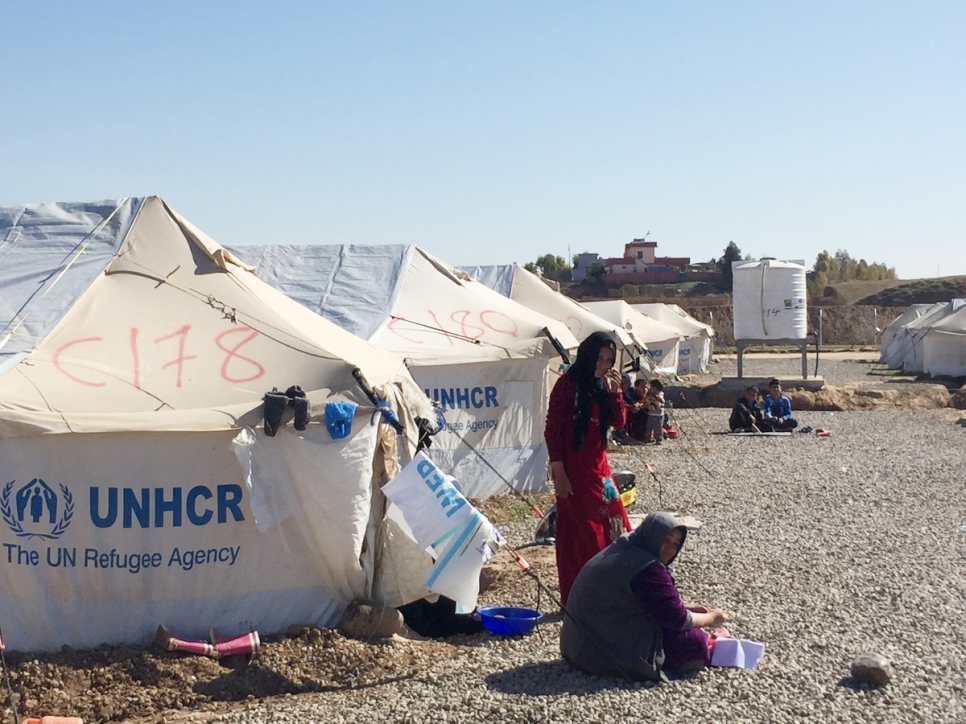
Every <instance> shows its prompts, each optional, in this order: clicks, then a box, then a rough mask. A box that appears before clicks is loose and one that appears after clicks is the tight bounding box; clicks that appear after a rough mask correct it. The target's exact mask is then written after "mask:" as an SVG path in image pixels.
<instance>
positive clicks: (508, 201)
mask: <svg viewBox="0 0 966 724" xmlns="http://www.w3.org/2000/svg"><path fill="white" fill-rule="evenodd" d="M0 25H2V26H3V27H4V29H5V31H6V32H4V40H3V42H2V43H0V79H2V87H3V99H4V102H3V110H2V113H0V137H2V138H3V139H4V143H3V152H2V154H0V203H3V204H9V203H20V202H36V201H51V200H84V199H100V198H113V197H120V196H137V195H146V194H157V195H160V196H162V197H163V198H164V199H165V200H166V201H167V202H168V203H169V204H170V205H171V206H172V207H173V208H174V209H176V210H178V211H179V212H180V213H182V214H183V215H184V216H186V217H187V218H189V219H190V220H191V221H192V222H194V223H195V224H196V225H198V226H199V227H200V228H202V229H204V230H205V231H206V232H207V233H208V234H210V235H211V236H212V237H213V238H215V239H216V240H217V241H220V242H221V243H225V244H242V243H301V244H305V243H360V244H378V243H414V244H418V245H420V246H422V247H424V248H426V249H427V250H429V251H430V252H432V253H434V254H437V255H438V256H440V257H441V258H443V259H444V260H446V261H449V262H450V263H452V264H495V263H508V262H512V261H516V262H519V263H524V262H527V261H532V260H533V259H535V258H536V257H537V256H539V255H541V254H544V253H548V252H550V253H554V254H559V255H562V256H566V255H567V253H568V250H569V252H570V253H574V254H575V253H577V252H582V251H597V252H599V253H601V254H602V255H604V256H612V255H613V256H616V255H618V254H619V253H620V251H621V250H622V248H623V244H624V243H625V242H627V241H630V240H631V239H633V238H635V237H641V236H643V235H644V234H645V233H646V232H648V231H650V232H651V235H650V237H648V238H649V239H650V240H653V241H657V242H658V244H659V248H658V251H659V253H663V254H667V255H671V256H690V257H692V259H694V260H696V261H703V260H707V259H709V258H711V257H712V256H719V255H720V254H721V252H722V250H723V249H724V247H725V246H726V245H727V243H728V242H729V241H730V240H734V241H735V242H736V243H737V244H738V246H739V247H740V248H741V249H742V251H743V252H745V253H748V254H751V255H753V256H756V257H757V256H764V255H768V256H776V257H779V258H804V259H806V260H808V263H809V264H811V262H812V261H814V259H815V255H816V254H817V253H818V252H820V251H821V250H823V249H827V250H829V251H830V252H834V251H835V250H836V249H840V248H842V249H846V250H848V251H849V252H850V253H851V254H852V255H853V256H854V257H856V258H865V259H866V260H867V261H869V262H872V261H878V262H884V263H886V264H888V265H890V266H894V267H896V269H897V271H898V273H899V275H900V276H901V277H903V278H914V277H932V276H936V275H937V273H938V274H941V275H948V274H966V198H964V197H966V194H964V191H966V183H964V181H966V52H964V49H963V48H964V46H963V38H964V37H966V3H963V2H945V3H937V2H917V3H909V2H888V1H883V2H871V1H869V2H847V1H838V2H765V1H764V0H763V1H761V2H724V1H721V2H688V3H673V2H643V1H642V2H626V3H625V2H593V3H564V2H554V3H550V2H536V1H534V2H520V1H519V0H518V1H516V2H487V3H475V4H471V3H452V2H434V3H427V2H385V3H376V2H351V3H350V2H344V3H325V2H273V3H254V2H241V1H235V2H175V1H171V0H166V1H165V2H158V3H140V2H99V1H97V0H86V1H85V2H45V1H44V0H33V1H32V2H20V3H14V2H6V3H3V4H2V5H0Z"/></svg>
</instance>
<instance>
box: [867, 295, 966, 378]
mask: <svg viewBox="0 0 966 724" xmlns="http://www.w3.org/2000/svg"><path fill="white" fill-rule="evenodd" d="M964 303H966V300H963V299H953V300H952V301H949V302H941V303H938V304H935V305H933V306H932V308H930V309H927V310H924V313H923V314H922V315H921V316H919V317H918V318H916V319H913V320H912V321H910V322H907V323H906V324H904V325H903V326H901V327H899V329H898V330H897V331H896V333H895V337H893V339H892V342H891V343H890V344H889V346H888V348H887V349H886V351H885V354H884V355H883V356H882V360H883V362H884V363H885V364H886V365H888V366H889V367H890V368H891V369H902V370H903V371H904V372H924V371H925V360H924V357H923V340H924V339H925V337H926V335H927V333H928V332H929V330H930V329H931V328H932V327H933V326H935V325H936V324H937V323H938V322H940V321H941V320H943V319H945V318H946V317H948V316H949V315H950V314H952V313H953V312H955V311H957V310H958V309H959V308H960V307H962V306H963V304H964Z"/></svg>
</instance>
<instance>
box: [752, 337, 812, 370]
mask: <svg viewBox="0 0 966 724" xmlns="http://www.w3.org/2000/svg"><path fill="white" fill-rule="evenodd" d="M778 344H788V345H794V346H795V347H798V348H799V349H800V350H801V351H802V379H803V380H807V379H808V340H807V339H738V340H735V345H736V347H737V351H738V379H741V378H742V377H744V376H745V375H744V354H745V347H753V346H757V345H765V346H774V345H778Z"/></svg>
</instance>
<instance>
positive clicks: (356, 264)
mask: <svg viewBox="0 0 966 724" xmlns="http://www.w3.org/2000/svg"><path fill="white" fill-rule="evenodd" d="M232 251H233V252H234V253H235V254H236V255H238V256H239V257H241V258H243V259H245V260H246V261H248V262H249V263H251V264H253V265H254V266H255V267H256V268H257V270H258V275H259V277H260V278H261V279H263V280H265V281H266V282H268V283H269V284H271V285H272V286H274V287H276V288H277V289H279V290H280V291H282V292H284V293H285V294H286V295H288V296H290V297H291V298H292V299H295V300H296V301H298V302H299V303H301V304H303V305H305V306H306V307H308V308H309V309H311V310H312V311H315V312H317V313H319V314H321V315H322V316H324V317H326V318H328V319H331V320H332V321H334V322H336V323H337V324H339V325H340V326H343V327H344V328H345V329H348V330H350V331H352V332H354V333H356V334H358V335H359V336H361V337H363V338H364V339H367V340H369V341H370V342H372V343H373V344H376V345H378V346H380V347H383V348H384V349H387V350H391V351H393V352H396V353H398V354H400V355H402V356H403V357H405V358H406V360H407V363H408V364H409V367H410V371H411V372H412V375H413V377H414V378H415V379H416V381H417V382H418V383H419V384H420V386H421V387H422V389H423V390H424V391H425V393H426V394H427V395H428V396H429V397H430V398H431V399H434V400H436V401H438V402H439V403H440V404H441V405H442V406H443V407H444V408H445V410H446V419H447V426H446V430H445V431H444V432H442V433H440V434H439V435H437V436H436V437H435V438H434V440H433V445H432V447H431V448H430V449H429V451H428V453H427V454H428V455H429V457H430V458H432V460H433V461H434V462H435V463H436V464H437V465H439V466H440V467H441V468H443V469H444V470H446V471H447V472H449V473H450V474H452V475H454V476H455V477H456V478H457V479H458V480H459V481H460V483H461V484H462V485H463V489H464V492H465V493H466V494H467V495H468V496H470V497H477V498H479V497H486V496H489V495H495V494H501V493H506V492H507V487H506V484H505V483H504V482H503V481H502V480H501V479H500V478H499V477H498V476H497V475H495V474H494V473H493V472H492V471H491V470H490V468H489V467H488V466H487V465H485V464H483V463H482V462H481V461H480V459H479V458H478V457H477V454H476V453H475V452H473V450H472V449H470V447H469V446H470V445H472V446H473V448H475V449H476V450H478V451H479V453H480V454H482V455H483V456H484V457H485V459H486V460H487V462H489V464H490V465H492V466H493V467H495V468H496V469H497V470H498V471H499V473H500V475H502V476H503V477H504V478H506V480H508V481H509V482H510V483H511V484H512V485H513V486H514V488H516V489H517V490H521V491H532V490H542V489H544V487H545V486H546V463H547V450H546V443H545V442H544V440H543V427H544V419H545V416H546V411H547V405H548V401H549V391H550V377H551V372H552V371H556V370H557V368H558V367H559V359H558V357H557V352H556V351H555V348H554V345H553V343H552V341H551V339H550V336H551V335H552V336H553V337H554V338H555V339H556V340H558V341H559V343H560V344H561V345H562V346H563V347H565V348H572V347H575V346H576V345H577V341H576V339H575V338H574V337H573V335H572V334H571V333H570V330H569V329H568V328H567V327H566V325H565V324H563V323H562V322H560V321H557V320H555V319H551V318H550V317H547V316H544V315H542V314H539V313H538V312H535V311H533V310H531V309H528V308H526V307H524V306H523V305H520V304H517V303H516V302H514V301H512V300H510V299H507V298H506V297H504V296H502V295H500V294H498V293H496V292H495V291H493V290H492V289H490V288H489V287H487V286H485V285H483V284H481V283H479V282H477V281H475V280H474V279H472V278H470V277H469V275H467V274H466V273H465V272H461V271H459V270H457V269H454V268H453V267H450V266H448V265H447V264H445V263H444V262H442V261H440V260H439V259H437V258H435V257H433V256H432V255H431V254H428V253H427V252H425V251H423V250H422V249H419V248H418V247H414V246H405V245H399V244H397V245H384V246H357V245H346V246H332V245H299V246H296V245H281V244H279V245H268V246H238V247H232Z"/></svg>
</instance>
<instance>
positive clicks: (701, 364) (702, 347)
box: [631, 303, 714, 374]
mask: <svg viewBox="0 0 966 724" xmlns="http://www.w3.org/2000/svg"><path fill="white" fill-rule="evenodd" d="M631 307H633V308H634V309H636V310H637V311H639V312H641V313H642V314H645V315H646V316H648V317H650V318H651V319H656V320H657V321H658V322H661V323H662V324H666V325H667V326H669V327H673V328H674V329H676V330H677V331H678V332H679V333H680V334H681V336H682V337H683V340H682V342H681V356H680V360H679V361H678V372H680V373H682V374H683V373H687V372H704V371H707V369H708V363H709V362H710V361H711V347H712V344H713V341H712V340H713V339H714V327H712V326H711V325H709V324H704V323H703V322H699V321H698V320H697V319H695V318H694V317H692V316H691V315H690V314H688V313H687V312H685V311H684V310H683V309H681V307H679V306H678V305H677V304H661V303H656V304H632V305H631Z"/></svg>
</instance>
